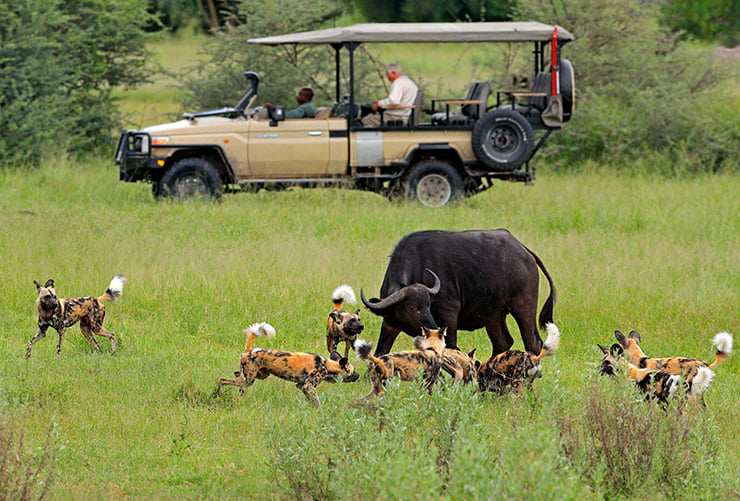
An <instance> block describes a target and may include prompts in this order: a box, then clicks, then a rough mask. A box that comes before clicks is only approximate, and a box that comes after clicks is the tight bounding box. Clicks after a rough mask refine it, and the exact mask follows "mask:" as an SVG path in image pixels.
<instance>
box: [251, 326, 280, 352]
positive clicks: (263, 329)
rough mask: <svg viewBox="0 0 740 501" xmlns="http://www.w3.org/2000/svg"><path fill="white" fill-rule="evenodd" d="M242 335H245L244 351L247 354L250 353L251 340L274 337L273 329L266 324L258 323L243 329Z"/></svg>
mask: <svg viewBox="0 0 740 501" xmlns="http://www.w3.org/2000/svg"><path fill="white" fill-rule="evenodd" d="M244 334H246V335H247V345H246V347H245V348H244V351H245V352H246V353H249V352H250V351H252V340H253V339H254V338H256V337H257V336H267V337H275V327H273V326H272V325H270V324H268V323H267V322H259V323H256V324H252V325H250V326H249V327H247V328H246V329H244Z"/></svg>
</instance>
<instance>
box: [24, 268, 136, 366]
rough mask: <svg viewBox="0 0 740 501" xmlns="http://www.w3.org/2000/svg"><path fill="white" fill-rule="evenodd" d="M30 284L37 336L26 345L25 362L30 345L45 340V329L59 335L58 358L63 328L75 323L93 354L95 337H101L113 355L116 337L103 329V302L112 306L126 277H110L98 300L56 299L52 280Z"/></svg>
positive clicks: (64, 329)
mask: <svg viewBox="0 0 740 501" xmlns="http://www.w3.org/2000/svg"><path fill="white" fill-rule="evenodd" d="M33 283H34V285H36V296H37V298H36V308H37V309H38V312H39V321H38V324H39V332H38V334H36V335H35V336H34V337H33V338H32V339H31V341H29V343H28V346H27V347H26V358H28V357H30V356H31V348H33V345H34V344H35V343H36V342H38V341H39V340H41V339H43V338H44V337H45V336H46V331H47V330H48V329H49V327H52V328H53V329H54V330H56V331H57V334H58V335H59V342H58V343H57V356H59V355H60V354H61V352H62V341H63V340H64V333H65V331H66V330H67V327H70V326H72V325H74V324H76V323H77V322H79V323H80V331H82V335H84V336H85V338H86V339H87V340H88V341H90V343H91V344H92V345H93V347H95V351H97V352H98V353H100V344H98V341H97V340H96V339H95V336H103V337H107V338H108V339H110V345H111V354H115V353H116V335H115V334H114V333H112V332H110V331H108V330H106V329H105V328H104V327H103V321H104V320H105V306H103V302H109V303H112V302H113V301H115V300H116V299H118V298H119V297H121V294H123V286H124V284H125V283H126V277H124V276H123V275H116V276H115V277H113V280H111V281H110V284H109V285H108V288H107V289H106V291H105V292H104V293H103V295H102V296H99V297H87V296H86V297H69V298H65V299H59V298H58V297H57V292H56V288H55V286H54V280H52V279H49V280H47V281H46V283H45V284H44V285H43V286H42V285H41V284H40V283H38V282H37V281H36V280H34V281H33Z"/></svg>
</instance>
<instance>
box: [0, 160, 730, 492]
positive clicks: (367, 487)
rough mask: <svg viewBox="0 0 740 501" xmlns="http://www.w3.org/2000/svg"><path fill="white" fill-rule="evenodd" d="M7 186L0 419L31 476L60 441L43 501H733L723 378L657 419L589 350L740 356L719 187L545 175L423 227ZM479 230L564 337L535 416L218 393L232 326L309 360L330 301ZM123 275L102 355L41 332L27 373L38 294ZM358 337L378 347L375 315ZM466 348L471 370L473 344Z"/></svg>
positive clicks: (93, 168) (90, 180)
mask: <svg viewBox="0 0 740 501" xmlns="http://www.w3.org/2000/svg"><path fill="white" fill-rule="evenodd" d="M0 190H2V192H3V197H2V199H0V214H2V215H3V221H4V231H3V232H2V233H1V234H0V254H2V256H4V258H5V259H3V260H2V262H0V273H1V274H2V276H3V296H2V298H3V300H2V301H0V331H1V332H3V342H2V343H0V414H2V416H4V418H5V421H4V422H5V423H8V426H9V427H11V428H12V429H15V430H19V429H22V430H23V433H24V440H23V443H24V446H23V450H24V451H25V452H27V453H29V454H31V456H32V457H40V454H41V451H42V450H44V448H45V444H46V443H47V439H48V435H49V428H50V426H51V424H52V423H56V426H55V427H54V440H53V442H52V443H53V445H54V457H55V458H56V460H55V462H54V465H55V466H54V470H53V471H54V475H53V484H52V486H51V488H50V489H49V491H48V494H47V496H46V497H47V498H48V499H72V498H74V499H99V498H113V497H140V498H149V499H157V498H172V497H178V498H182V499H233V498H243V497H245V496H246V497H250V498H259V497H269V498H273V499H274V498H277V499H300V498H303V499H308V498H311V497H314V498H320V497H321V498H324V499H331V498H337V499H374V498H385V497H389V495H388V493H393V494H391V495H390V497H399V498H400V497H403V498H404V499H412V500H414V499H490V498H492V497H506V498H510V499H521V498H523V497H527V498H531V497H532V495H534V496H535V497H537V498H542V499H589V500H590V499H594V500H596V499H615V498H619V499H645V498H647V497H650V498H651V499H653V498H657V499H732V498H733V497H736V496H737V493H738V489H740V485H738V479H737V475H736V472H737V471H738V469H739V468H740V454H738V451H740V430H739V429H738V426H739V425H738V423H740V404H738V401H737V398H736V388H737V386H738V384H740V357H737V356H736V354H733V356H732V357H730V359H728V360H727V361H726V362H724V363H722V365H721V366H720V367H719V368H718V369H717V376H716V379H715V381H714V383H713V385H712V387H711V389H710V390H709V393H708V394H707V397H706V400H707V404H708V407H707V408H706V409H694V408H691V407H687V408H685V409H682V411H681V413H679V412H677V411H678V409H672V408H671V409H669V411H668V412H667V413H664V412H663V411H662V410H660V408H659V407H656V406H655V405H654V404H653V403H651V402H646V401H643V400H642V398H641V397H640V396H639V395H637V394H634V393H632V392H630V391H629V387H628V386H627V385H626V383H625V384H622V383H623V382H622V381H620V380H612V379H605V378H603V377H602V376H599V375H598V374H597V362H598V360H599V357H600V353H599V350H598V349H597V348H596V346H595V343H597V342H599V343H601V344H606V343H608V342H609V341H610V340H611V339H612V333H613V331H614V329H617V328H619V329H621V330H623V331H624V330H629V329H635V330H637V331H639V332H640V333H642V335H643V348H644V349H645V351H646V352H647V353H648V354H651V355H655V356H660V355H674V354H675V355H686V356H692V357H698V358H704V359H707V358H712V357H713V355H714V354H713V350H712V346H711V341H710V340H711V337H712V336H713V335H714V334H715V333H716V332H719V331H720V330H728V331H730V332H732V333H733V334H735V336H736V339H737V326H738V325H740V317H738V311H737V308H736V305H737V304H738V301H739V300H740V298H739V297H738V291H740V273H739V271H738V268H737V249H738V247H739V246H740V240H738V239H739V238H740V237H739V236H740V220H738V218H737V217H736V215H737V214H738V213H739V212H740V199H738V197H733V196H729V195H728V194H729V193H735V192H737V191H738V190H740V180H738V179H737V176H732V175H712V176H707V175H686V176H683V177H682V178H678V179H669V178H664V177H657V176H646V175H637V174H635V175H631V176H628V175H619V174H615V172H614V170H612V169H611V168H610V167H607V168H604V169H597V168H595V167H592V168H590V169H589V170H584V171H583V172H570V173H568V174H567V175H560V174H558V173H557V172H552V171H548V170H547V169H540V170H538V180H537V183H536V184H535V185H534V186H530V187H525V186H522V185H519V184H511V183H497V184H496V185H495V186H494V187H493V188H492V189H491V190H490V191H488V192H486V193H483V194H480V195H477V196H475V197H473V198H469V199H466V200H464V201H462V202H460V203H459V204H456V205H454V206H450V207H447V208H444V209H440V210H436V211H430V210H428V209H425V208H423V207H420V206H417V205H415V204H405V203H390V202H388V201H387V200H385V199H384V198H382V197H380V196H377V195H373V194H370V193H364V192H357V191H350V190H341V189H311V190H300V189H295V190H287V191H283V192H265V191H260V192H258V193H254V194H237V195H227V196H224V197H222V200H221V201H220V202H218V203H210V202H194V203H184V204H183V203H170V202H169V201H160V202H157V201H155V200H153V199H152V198H151V194H150V190H149V189H148V187H146V186H143V185H132V184H127V183H120V182H118V181H117V173H116V171H115V168H114V167H113V166H112V164H111V161H110V158H109V157H107V156H106V157H104V158H100V159H98V160H94V161H91V162H87V163H78V162H77V161H75V160H73V159H69V160H60V161H57V162H53V163H48V164H45V165H42V166H41V168H39V169H32V170H8V169H6V170H0ZM495 227H506V228H509V229H510V230H511V231H512V232H513V233H514V234H515V235H516V236H517V237H518V238H520V239H521V240H522V241H523V242H524V243H525V244H527V245H528V246H529V247H530V248H532V249H533V250H534V251H535V252H537V253H538V255H539V256H540V257H541V258H542V259H543V261H544V262H545V264H546V265H547V267H548V270H549V271H550V273H551V274H552V275H553V278H554V280H555V283H556V286H557V290H558V302H557V304H556V307H555V320H556V321H557V322H558V324H559V326H560V328H561V331H562V333H563V339H562V342H561V347H560V349H559V351H558V353H557V355H556V356H555V357H553V358H547V359H546V360H545V361H543V377H542V378H541V379H538V380H537V381H535V383H534V392H533V394H528V393H525V394H524V395H523V396H521V397H517V396H507V397H495V396H492V395H489V396H487V397H485V398H481V397H480V396H479V395H477V394H476V393H475V392H474V388H473V387H471V386H467V387H460V388H454V387H451V386H449V385H443V386H442V387H440V388H438V389H437V390H436V391H435V392H434V393H433V394H432V395H431V396H430V395H427V394H426V393H424V392H423V391H421V390H420V389H419V388H418V386H416V385H414V384H411V383H409V384H406V383H403V384H401V383H399V382H392V383H391V386H390V387H389V389H388V392H387V395H386V396H385V397H384V398H383V399H379V400H375V401H372V402H365V401H363V400H362V397H363V396H364V395H366V394H367V393H368V392H369V389H370V388H369V383H368V382H367V381H366V380H363V379H360V380H359V381H357V382H354V383H344V384H328V383H326V384H322V385H320V386H319V388H318V394H319V397H320V398H321V402H322V407H321V408H320V409H318V410H316V409H314V408H313V407H312V406H311V405H310V404H309V403H308V402H306V399H305V397H304V396H303V394H302V393H301V392H300V391H298V390H297V389H296V388H295V386H294V385H293V384H290V383H287V382H285V381H281V380H278V379H275V378H268V379H265V380H260V381H257V382H255V384H254V385H253V386H252V387H250V388H248V389H247V390H246V391H245V393H244V394H243V395H239V394H238V393H237V392H236V391H234V389H233V388H223V389H222V391H221V392H220V393H219V394H218V395H217V394H216V393H215V392H214V390H215V386H216V381H217V379H218V378H219V377H230V376H231V374H232V373H233V370H235V369H237V367H238V365H237V363H238V362H237V361H238V357H239V355H240V353H241V351H242V350H243V347H244V337H243V334H242V329H243V328H244V327H246V326H247V325H249V324H251V323H253V322H257V321H269V322H270V323H271V324H273V325H274V326H275V327H276V329H277V336H276V337H275V338H274V339H264V338H261V339H259V340H257V341H256V343H255V345H256V346H261V347H264V348H277V349H286V350H301V351H309V352H315V353H320V354H321V353H325V350H326V348H325V345H324V342H325V333H324V329H325V325H326V316H327V315H328V313H329V311H330V309H331V307H332V306H331V301H330V294H331V292H332V290H333V289H334V288H335V287H336V286H337V285H339V284H340V283H349V284H350V285H352V286H353V287H354V288H355V291H356V292H359V288H360V287H363V288H364V290H365V293H366V294H369V295H375V294H377V292H378V290H379V288H380V282H381V280H382V276H383V272H384V270H385V266H386V265H387V259H388V255H389V253H390V251H391V249H392V248H393V245H394V244H395V243H396V242H397V241H398V239H399V238H400V237H401V236H402V235H404V234H406V233H408V232H410V231H414V230H421V229H429V228H441V229H453V230H454V229H474V228H495ZM116 273H122V274H124V275H125V276H126V277H127V278H128V279H129V280H128V282H127V284H126V288H125V290H124V293H123V297H122V298H121V299H120V300H118V301H116V302H115V303H113V304H110V305H106V326H107V328H109V329H110V330H111V331H113V332H115V333H116V334H117V335H118V337H119V343H118V350H117V354H116V355H115V356H111V355H110V354H109V353H107V350H108V349H109V346H110V345H109V344H108V343H106V342H104V340H103V341H102V342H101V344H102V346H103V353H102V354H96V353H95V352H94V350H93V349H92V347H91V346H90V344H89V343H88V342H87V341H86V340H85V339H84V337H83V336H82V335H81V334H80V332H79V329H78V327H77V326H74V327H72V328H70V329H69V331H68V333H67V335H66V336H65V342H64V345H63V349H62V355H61V356H60V357H57V356H56V355H55V346H56V335H55V333H54V332H53V331H51V332H49V334H48V336H47V337H46V338H45V339H43V340H41V341H40V342H39V343H37V344H36V345H35V347H34V351H33V354H32V356H31V358H30V359H28V360H26V359H25V358H24V354H25V346H26V344H27V343H28V340H29V339H30V338H31V337H32V336H33V335H34V333H35V332H36V309H35V305H34V301H35V288H34V285H33V283H32V280H33V279H36V280H40V281H44V280H46V279H48V278H54V279H55V281H56V286H57V291H58V292H59V294H61V295H62V296H85V295H100V294H102V292H103V290H104V288H105V287H106V286H107V284H108V283H109V281H110V279H111V277H112V276H113V275H114V274H116ZM546 294H547V287H546V286H544V285H543V286H542V295H543V296H542V297H544V296H546ZM361 316H362V319H363V322H364V324H365V326H366V327H365V331H364V333H363V337H365V338H366V339H368V340H371V341H374V340H376V339H377V335H378V332H379V329H380V319H379V318H378V317H374V316H372V315H371V314H370V313H369V312H367V311H365V310H362V311H361ZM510 328H511V330H512V333H513V334H514V337H515V339H516V343H515V347H517V348H521V340H520V339H519V338H518V335H517V334H516V332H517V329H516V326H515V324H512V325H511V326H510ZM459 339H460V345H461V347H463V348H465V349H466V350H470V349H472V348H474V347H477V348H478V351H477V353H478V356H479V357H484V356H486V354H487V352H488V349H489V348H488V347H489V346H490V343H489V341H488V339H487V336H486V334H485V332H484V331H483V330H479V331H476V332H472V333H467V332H465V333H462V334H461V336H460V338H459ZM396 346H397V348H398V349H408V348H411V341H410V339H409V338H408V337H407V336H401V337H399V339H398V341H397V343H396ZM352 362H353V363H354V364H355V366H356V367H357V369H358V370H359V371H360V372H361V373H364V372H365V370H366V369H365V366H364V363H363V362H361V361H358V360H356V359H355V357H354V356H352ZM610 430H611V431H613V432H614V433H613V434H609V435H607V436H606V437H604V438H603V440H606V439H607V438H608V439H609V440H611V441H610V442H606V441H603V442H602V438H601V436H600V435H599V433H609V431H610ZM628 432H629V433H628ZM620 437H622V439H619V438H620ZM678 437H682V438H683V440H678ZM618 439H619V440H618ZM669 445H670V447H668V446H669ZM617 448H618V450H617V451H615V450H613V449H617ZM613 452H614V454H612V453H613ZM633 456H635V457H633ZM671 459H675V461H673V462H671V461H670V460H671ZM694 459H695V460H694ZM620 460H621V461H620ZM646 464H647V465H650V466H649V468H647V469H645V468H642V467H638V465H646ZM615 465H619V466H620V467H621V470H619V475H616V474H612V471H611V469H612V468H615V467H616V466H615ZM610 475H611V476H610Z"/></svg>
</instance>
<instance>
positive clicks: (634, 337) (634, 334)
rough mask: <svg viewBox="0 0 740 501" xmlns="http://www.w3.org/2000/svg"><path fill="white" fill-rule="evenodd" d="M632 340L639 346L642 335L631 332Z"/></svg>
mask: <svg viewBox="0 0 740 501" xmlns="http://www.w3.org/2000/svg"><path fill="white" fill-rule="evenodd" d="M630 339H634V340H635V342H636V343H637V344H640V342H641V341H642V339H641V338H640V333H639V332H637V331H632V332H630Z"/></svg>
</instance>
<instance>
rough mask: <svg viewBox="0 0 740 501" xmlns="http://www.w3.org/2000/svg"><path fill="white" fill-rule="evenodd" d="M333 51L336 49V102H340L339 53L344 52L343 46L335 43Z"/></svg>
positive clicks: (332, 45)
mask: <svg viewBox="0 0 740 501" xmlns="http://www.w3.org/2000/svg"><path fill="white" fill-rule="evenodd" d="M331 47H332V49H334V75H335V78H336V81H335V83H334V88H335V93H336V99H335V101H336V102H339V100H340V99H341V95H342V92H341V90H342V89H341V88H340V87H341V85H340V78H339V65H340V57H339V51H340V50H342V44H340V43H333V44H331Z"/></svg>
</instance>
